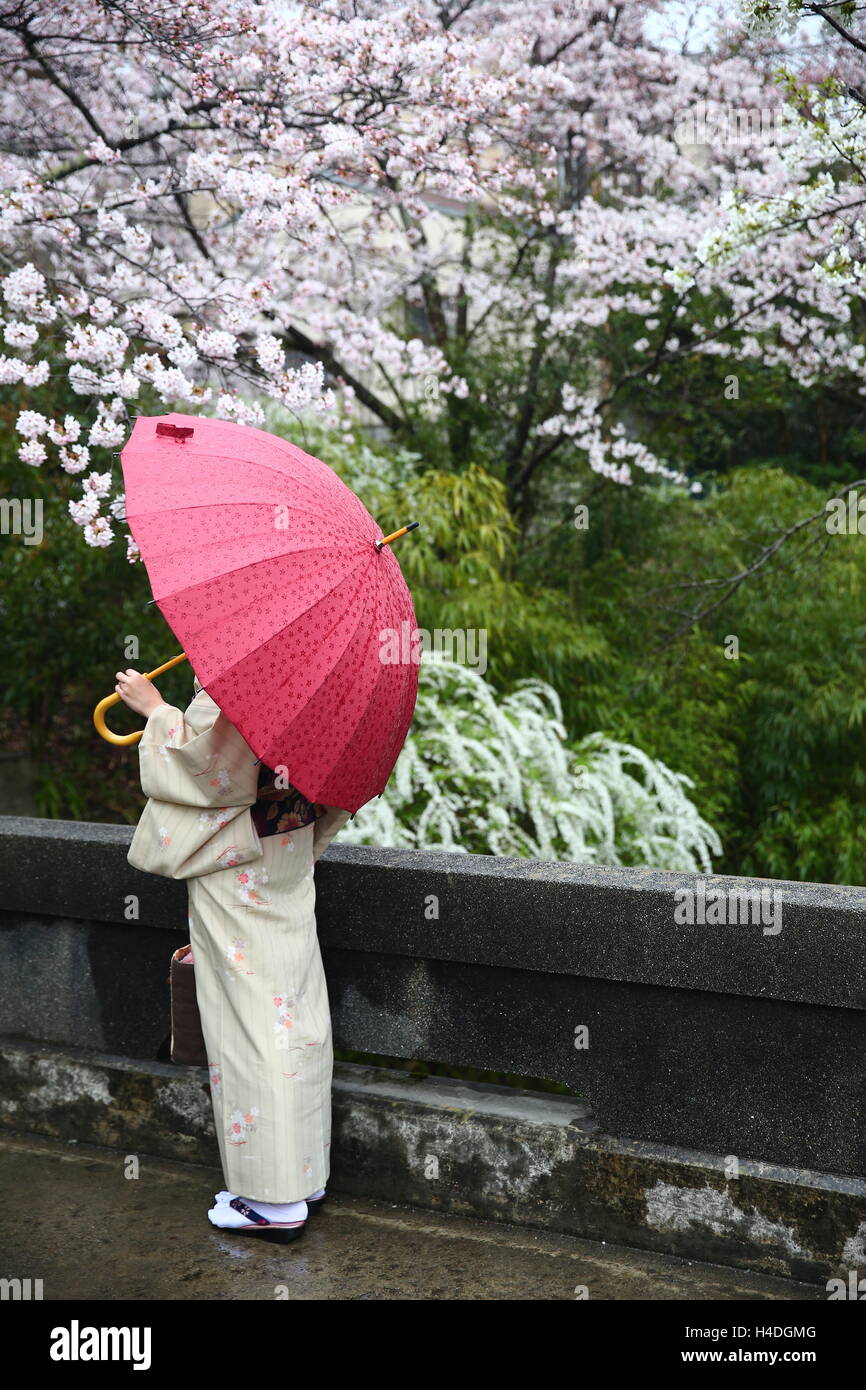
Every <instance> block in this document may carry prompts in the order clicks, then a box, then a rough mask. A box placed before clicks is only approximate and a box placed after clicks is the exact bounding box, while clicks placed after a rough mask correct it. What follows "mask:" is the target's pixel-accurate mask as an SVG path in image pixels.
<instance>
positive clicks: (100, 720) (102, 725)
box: [93, 652, 188, 743]
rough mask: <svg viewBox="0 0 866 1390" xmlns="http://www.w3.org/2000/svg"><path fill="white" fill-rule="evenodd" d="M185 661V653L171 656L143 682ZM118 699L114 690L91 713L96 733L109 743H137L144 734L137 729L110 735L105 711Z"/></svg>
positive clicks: (146, 675) (146, 676)
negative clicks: (132, 731)
mask: <svg viewBox="0 0 866 1390" xmlns="http://www.w3.org/2000/svg"><path fill="white" fill-rule="evenodd" d="M187 660H188V657H187V654H186V652H181V654H180V656H173V657H172V659H171V661H166V663H165V665H163V666H157V668H156V670H155V671H146V672H145V674H144V678H145V680H148V681H152V680H153V678H154V676H160V675H162V673H163V671H167V670H168V669H169V668H170V667H171V666H176V665H177V663H178V662H179V661H187ZM119 699H120V696H119V695H118V693H117V691H116V690H115V692H114V694H113V695H106V697H105V699H104V700H100V702H99V704H98V705H97V706H96V709H95V710H94V711H93V722H94V724H95V725H96V731H97V733H99V734H101V735H102V737H103V738H104V739H107V741H108V742H109V743H137V742H138V740H139V739H140V738H141V736H142V734H143V733H144V730H143V729H138V730H136V731H135V732H134V733H131V734H115V733H112V731H111V729H109V727H108V725H107V724H106V722H105V711H106V710H107V709H108V708H109V707H110V706H111V705H116V704H117V702H118V701H119Z"/></svg>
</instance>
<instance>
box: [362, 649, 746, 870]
mask: <svg viewBox="0 0 866 1390" xmlns="http://www.w3.org/2000/svg"><path fill="white" fill-rule="evenodd" d="M561 714H562V711H561V706H560V702H559V697H558V695H557V694H556V691H555V690H554V689H553V688H552V687H551V686H549V685H547V684H545V683H544V682H543V681H539V680H525V681H520V682H518V684H517V685H516V687H515V689H514V690H513V691H512V692H511V693H510V694H509V695H506V696H504V697H503V698H497V695H496V693H495V692H494V691H493V689H492V687H491V686H490V685H488V683H487V682H486V681H485V680H484V678H483V677H482V676H480V675H479V674H478V673H477V672H475V671H473V670H471V669H469V668H468V667H465V666H461V665H459V664H457V663H456V662H452V661H445V660H443V659H441V658H436V657H435V656H434V655H433V654H429V655H425V658H424V660H423V661H422V663H421V666H420V670H419V683H418V703H417V706H416V710H415V720H414V723H413V726H412V730H411V732H410V734H409V737H408V739H407V740H406V743H405V745H404V747H403V751H402V752H401V754H400V757H399V759H398V761H397V765H396V767H395V769H394V772H393V775H392V778H391V781H390V782H389V784H388V787H387V788H386V790H385V792H384V793H383V795H382V796H381V797H378V798H377V799H376V800H375V801H372V802H369V803H368V804H367V805H366V806H364V807H362V808H361V810H360V811H359V812H358V814H357V815H356V816H355V817H354V819H353V820H351V821H349V823H348V824H347V826H346V828H345V829H344V830H343V831H342V832H341V836H340V839H341V842H342V843H349V844H375V845H390V846H406V847H411V848H415V849H447V850H454V851H456V852H458V853H461V854H501V855H519V856H525V857H529V858H534V859H564V860H570V861H572V862H576V863H583V864H641V865H649V866H651V867H653V868H657V869H674V870H681V871H684V872H690V873H701V872H704V873H710V872H712V863H711V855H720V854H721V852H722V846H721V842H720V840H719V837H718V835H717V834H716V832H715V830H714V829H713V828H712V826H711V825H708V824H707V822H706V821H705V820H703V818H702V817H701V816H700V814H699V813H698V810H697V808H696V807H695V805H694V803H693V802H692V801H691V800H690V799H689V797H688V796H687V794H686V788H689V787H691V786H693V783H692V781H691V779H690V778H688V777H686V776H684V775H683V774H682V773H676V772H672V771H671V770H670V769H669V768H667V767H665V765H664V763H661V762H656V761H654V760H653V759H652V758H649V757H647V756H646V754H645V753H643V752H641V750H640V749H639V748H634V747H632V746H631V745H630V744H626V743H617V742H615V741H614V740H612V739H609V738H607V737H606V736H605V735H603V734H591V735H590V736H589V737H587V738H585V739H584V740H583V741H582V742H580V743H579V744H577V745H576V746H574V747H569V745H568V744H567V742H566V731H565V728H564V726H563V724H562V718H561Z"/></svg>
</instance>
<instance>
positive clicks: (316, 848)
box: [313, 806, 350, 864]
mask: <svg viewBox="0 0 866 1390" xmlns="http://www.w3.org/2000/svg"><path fill="white" fill-rule="evenodd" d="M349 817H350V812H349V811H341V810H340V808H339V807H338V806H326V807H325V814H324V815H323V816H319V819H318V820H317V821H316V823H315V829H314V831H313V863H314V864H315V862H316V860H317V859H318V858H319V857H320V855H322V854H323V853H324V851H325V850H326V849H327V848H328V845H329V844H330V843H331V841H332V840H333V838H334V836H335V835H337V834H338V833H339V831H341V830H342V829H343V826H344V825H345V824H346V821H347V820H349Z"/></svg>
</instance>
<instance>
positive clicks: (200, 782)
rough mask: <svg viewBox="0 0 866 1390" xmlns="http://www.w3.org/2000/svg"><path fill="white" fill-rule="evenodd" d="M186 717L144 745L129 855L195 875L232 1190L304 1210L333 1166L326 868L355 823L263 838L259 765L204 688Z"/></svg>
mask: <svg viewBox="0 0 866 1390" xmlns="http://www.w3.org/2000/svg"><path fill="white" fill-rule="evenodd" d="M195 688H196V695H195V698H194V699H193V700H192V701H191V703H190V704H189V705H188V706H187V708H186V710H185V711H184V712H183V713H181V711H180V710H179V709H177V708H175V707H174V706H173V705H168V704H162V705H160V706H159V707H158V708H157V709H155V710H153V711H152V713H151V715H150V717H149V718H148V720H147V724H146V725H145V729H144V733H143V735H142V738H141V741H140V743H139V763H140V772H141V786H142V790H143V791H144V793H145V795H146V796H147V797H148V798H149V800H148V803H147V805H146V807H145V810H144V812H143V813H142V816H141V819H140V821H139V823H138V826H137V827H136V831H135V835H134V836H133V840H132V844H131V846H130V849H129V854H128V859H129V862H130V864H132V865H133V866H134V867H135V868H138V869H144V870H147V871H149V872H150V873H157V874H163V875H167V876H168V877H171V878H184V879H187V880H188V883H187V888H188V893H189V934H190V940H191V943H192V948H193V956H194V961H195V978H196V993H197V995H198V1004H199V1011H200V1013H201V1020H202V1032H203V1033H204V1039H205V1045H206V1047H207V1056H208V1066H209V1069H210V1087H211V1099H212V1102H213V1113H214V1122H215V1125H216V1132H217V1139H218V1141H219V1147H220V1156H221V1158H222V1165H223V1170H224V1173H225V1181H226V1187H227V1188H229V1189H230V1190H231V1191H232V1192H234V1193H235V1194H236V1195H238V1196H241V1197H247V1198H250V1199H252V1200H256V1199H258V1200H259V1201H262V1202H296V1201H301V1200H302V1199H303V1198H305V1197H309V1196H311V1195H312V1194H313V1193H314V1192H317V1191H318V1190H319V1188H322V1187H324V1186H325V1184H326V1183H327V1180H328V1174H329V1171H330V1141H331V1076H332V1069H333V1055H334V1054H333V1046H332V1041H331V1016H330V1011H329V1007H328V994H327V987H326V984H325V975H324V971H323V968H322V957H321V953H320V950H319V941H318V937H317V935H316V918H315V899H316V890H315V886H314V881H313V864H314V862H315V860H316V859H317V858H318V857H319V855H320V854H321V853H322V851H323V849H324V848H325V846H326V845H327V844H328V843H329V842H330V840H331V839H333V837H334V835H335V834H336V833H337V831H338V830H339V829H340V828H341V827H342V826H343V825H345V823H346V821H347V820H348V819H349V813H348V812H347V811H343V810H339V809H337V808H335V807H328V808H326V810H325V814H324V815H323V816H321V817H320V818H319V820H317V821H315V822H314V823H312V824H309V825H302V826H299V827H298V828H297V829H295V830H291V831H288V832H286V833H284V834H279V833H278V834H272V835H268V836H262V837H261V838H260V837H259V835H258V834H257V832H256V828H255V826H254V824H253V819H252V816H251V814H250V807H251V806H252V805H253V804H254V803H255V802H256V799H257V795H258V790H257V788H258V775H259V767H260V765H259V763H258V761H257V760H256V757H255V754H254V753H253V751H252V749H251V748H250V747H249V745H248V744H247V742H246V741H245V739H244V738H243V737H242V736H241V734H240V733H239V732H238V730H237V729H236V728H235V727H234V725H233V724H231V723H230V722H229V721H228V720H227V719H226V717H225V715H223V714H222V713H221V711H220V709H219V707H218V706H217V705H216V704H215V703H214V701H213V700H212V699H211V697H210V696H209V695H208V693H207V691H205V690H203V689H202V688H201V686H200V685H199V683H198V680H196V682H195Z"/></svg>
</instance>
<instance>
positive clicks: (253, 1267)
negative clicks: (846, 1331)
mask: <svg viewBox="0 0 866 1390" xmlns="http://www.w3.org/2000/svg"><path fill="white" fill-rule="evenodd" d="M136 1171H137V1174H138V1175H137V1176H127V1174H128V1173H129V1174H134V1173H135V1172H136ZM223 1186H224V1183H223V1178H222V1173H221V1171H220V1169H218V1168H204V1167H200V1166H193V1165H191V1164H184V1163H177V1162H171V1161H168V1160H165V1159H158V1158H149V1157H146V1156H138V1155H125V1154H122V1153H118V1152H117V1151H115V1150H112V1149H105V1148H96V1147H92V1146H89V1145H83V1144H82V1145H78V1144H71V1143H62V1142H59V1141H53V1140H45V1139H41V1138H40V1137H38V1136H34V1135H25V1134H17V1135H16V1134H8V1133H7V1134H4V1135H3V1136H2V1137H0V1192H2V1198H3V1200H2V1204H0V1277H3V1278H20V1279H27V1278H30V1279H42V1280H43V1297H44V1299H45V1300H56V1299H98V1300H129V1299H148V1300H152V1299H177V1300H184V1301H188V1300H202V1301H209V1300H230V1301H234V1300H238V1301H243V1300H260V1299H261V1300H273V1299H274V1298H279V1297H287V1298H288V1299H290V1300H297V1299H309V1300H331V1299H333V1300H362V1299H367V1300H376V1301H387V1300H391V1299H412V1300H416V1299H435V1300H443V1301H445V1300H450V1299H458V1300H485V1301H486V1300H493V1301H497V1300H511V1299H518V1300H526V1299H529V1300H569V1301H573V1300H574V1299H575V1298H576V1297H579V1296H581V1295H580V1294H579V1293H576V1290H580V1289H582V1288H585V1289H586V1291H587V1294H588V1297H589V1298H591V1299H604V1300H629V1299H632V1300H636V1299H640V1300H642V1299H654V1300H664V1301H676V1300H683V1299H700V1300H739V1299H746V1300H803V1299H807V1300H814V1301H825V1300H826V1296H827V1295H826V1291H825V1290H824V1289H823V1288H818V1287H817V1286H813V1285H806V1284H795V1283H791V1282H789V1281H788V1280H783V1279H773V1278H768V1277H766V1276H764V1275H760V1274H750V1273H746V1272H743V1271H740V1270H734V1269H725V1268H722V1267H721V1266H718V1265H702V1264H694V1263H690V1262H689V1261H687V1260H680V1259H675V1258H672V1257H669V1256H665V1255H655V1254H647V1253H645V1252H642V1251H637V1250H631V1249H627V1248H625V1247H623V1246H614V1245H605V1244H600V1243H597V1242H594V1241H588V1240H578V1239H576V1238H574V1237H572V1236H560V1235H551V1234H548V1233H546V1232H541V1231H533V1230H530V1229H527V1228H525V1227H518V1226H507V1225H499V1224H495V1223H492V1222H486V1221H478V1220H475V1219H470V1218H463V1217H457V1216H443V1215H440V1214H439V1213H436V1212H429V1211H422V1210H420V1209H418V1208H410V1207H398V1206H392V1205H390V1204H389V1203H386V1202H380V1201H362V1200H359V1199H358V1198H356V1197H344V1196H340V1195H339V1194H338V1193H329V1195H328V1201H327V1203H326V1205H325V1207H324V1209H323V1210H322V1211H321V1212H320V1213H318V1214H317V1216H316V1217H315V1218H313V1219H311V1220H310V1222H309V1225H308V1227H307V1229H306V1230H305V1232H304V1235H303V1236H302V1238H301V1239H300V1240H298V1241H295V1242H294V1243H292V1244H291V1245H286V1246H280V1245H271V1244H268V1243H266V1242H263V1241H261V1240H260V1239H259V1238H258V1237H257V1236H255V1235H249V1236H247V1235H235V1234H229V1233H227V1232H226V1233H224V1232H220V1231H216V1230H215V1229H214V1228H213V1227H212V1226H211V1225H210V1223H209V1222H208V1219H207V1209H208V1207H209V1206H210V1205H211V1204H212V1202H213V1194H214V1193H215V1192H217V1191H219V1190H221V1189H222V1188H223ZM584 1296H586V1295H584Z"/></svg>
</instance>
